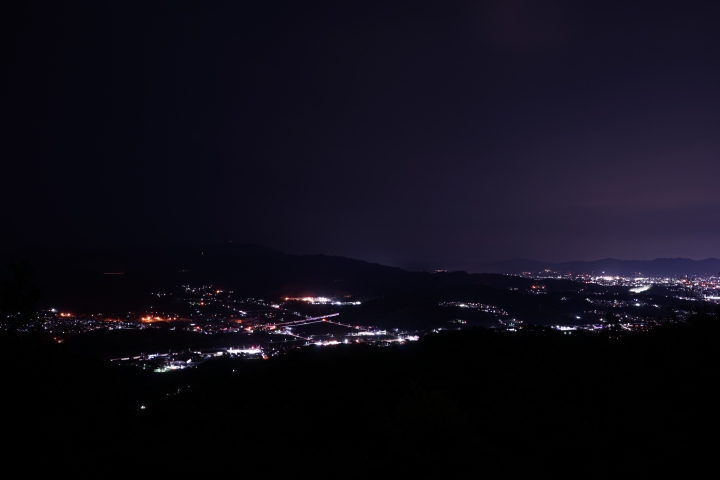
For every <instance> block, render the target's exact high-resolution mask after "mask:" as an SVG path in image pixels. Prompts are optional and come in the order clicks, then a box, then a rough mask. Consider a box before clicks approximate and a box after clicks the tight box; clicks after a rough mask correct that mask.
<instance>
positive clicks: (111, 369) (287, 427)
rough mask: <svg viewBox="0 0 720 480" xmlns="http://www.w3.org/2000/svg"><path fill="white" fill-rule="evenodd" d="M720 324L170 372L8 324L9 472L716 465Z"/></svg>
mask: <svg viewBox="0 0 720 480" xmlns="http://www.w3.org/2000/svg"><path fill="white" fill-rule="evenodd" d="M719 333H720V332H718V326H717V322H716V317H714V316H706V317H702V318H700V317H696V318H694V319H692V320H691V321H690V322H688V323H682V324H667V325H664V326H662V327H658V328H656V329H655V330H653V331H651V332H649V333H644V334H623V333H608V334H586V335H577V334H573V335H564V334H561V333H558V332H554V331H550V330H546V329H541V328H538V330H537V331H535V332H529V331H525V332H516V333H500V332H494V331H491V330H482V329H468V330H462V331H452V332H443V333H441V334H433V335H429V336H426V337H424V338H422V339H421V340H420V341H419V342H416V343H412V344H406V345H397V346H395V347H385V348H379V347H370V346H365V345H349V346H336V347H317V348H305V349H300V350H297V351H296V352H295V353H294V354H289V355H286V356H282V357H278V358H273V359H270V360H265V361H263V360H240V359H218V360H214V361H208V362H205V363H203V364H201V365H200V366H199V367H198V368H196V369H190V370H185V371H181V372H176V373H170V374H154V373H150V372H147V371H142V370H138V369H134V368H129V367H119V366H117V365H115V364H112V363H109V362H105V361H100V360H98V359H95V358H92V357H87V356H80V355H78V354H76V353H72V352H71V351H69V350H68V349H67V348H66V347H65V345H57V344H54V343H51V342H47V341H45V340H43V339H39V338H28V337H18V336H15V335H8V334H6V335H4V336H3V337H2V344H1V346H2V357H3V358H2V367H1V368H2V378H1V380H2V385H3V388H2V392H3V410H2V411H3V418H4V421H3V429H2V435H3V443H4V445H5V446H4V447H3V463H4V465H3V470H5V471H6V472H8V473H9V474H10V475H11V476H12V477H15V476H17V475H20V474H23V475H30V474H32V473H41V472H45V471H48V472H49V471H53V472H67V473H69V474H72V475H83V476H84V475H93V476H95V475H106V474H112V473H125V474H130V475H144V474H149V473H153V474H160V475H163V478H170V476H172V475H182V476H183V477H185V476H187V475H189V474H193V475H204V476H206V475H213V474H219V473H221V472H222V473H230V474H232V475H233V476H236V477H238V478H240V477H249V476H250V475H264V476H267V477H269V478H276V477H277V476H279V475H285V474H293V475H298V476H302V477H307V476H320V477H326V476H341V477H348V476H356V475H357V476H365V475H376V474H377V475H379V474H380V473H381V472H383V471H392V472H394V473H395V474H398V475H402V476H403V478H405V477H407V476H410V475H411V474H415V473H418V474H420V476H421V477H424V478H427V477H430V478H460V477H472V478H481V477H483V476H490V477H502V478H518V477H537V476H547V475H553V474H572V475H576V476H578V477H588V476H596V475H597V476H603V477H604V476H609V475H623V476H625V475H629V474H640V475H643V476H646V475H648V474H651V473H664V472H667V471H670V470H677V469H679V470H678V471H680V472H685V473H690V472H691V471H696V470H697V469H699V468H701V467H703V468H711V469H713V470H714V469H716V467H715V462H714V459H715V457H716V455H717V445H718V440H719V439H718V430H717V427H718V400H719V398H718V394H717V388H716V387H717V385H716V383H717V380H718V378H720V377H719V376H718V373H719V371H718V370H719V369H718V366H719V362H718V360H720V359H719V356H718V349H717V346H716V345H717V340H718V338H719V337H718V335H719ZM142 405H144V406H145V408H144V409H143V408H141V406H142Z"/></svg>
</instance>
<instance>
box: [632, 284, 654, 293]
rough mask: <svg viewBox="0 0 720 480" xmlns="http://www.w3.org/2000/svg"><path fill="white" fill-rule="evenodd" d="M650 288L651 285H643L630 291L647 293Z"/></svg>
mask: <svg viewBox="0 0 720 480" xmlns="http://www.w3.org/2000/svg"><path fill="white" fill-rule="evenodd" d="M650 287H652V285H643V286H641V287H635V288H631V289H630V291H631V292H632V293H640V292H647V291H648V290H650Z"/></svg>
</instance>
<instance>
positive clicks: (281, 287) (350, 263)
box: [1, 244, 720, 313]
mask: <svg viewBox="0 0 720 480" xmlns="http://www.w3.org/2000/svg"><path fill="white" fill-rule="evenodd" d="M22 259H25V260H28V261H29V262H30V264H31V266H32V267H33V269H34V270H35V281H36V283H37V285H38V286H39V287H40V288H41V290H42V297H41V307H45V308H50V307H56V308H62V309H71V310H72V311H83V312H86V313H87V312H101V311H102V312H106V313H107V312H123V311H135V310H136V309H142V308H147V307H148V306H150V305H152V298H153V297H152V296H151V293H152V292H158V291H166V292H167V291H170V290H172V289H174V288H176V287H177V286H178V285H194V286H198V285H216V286H218V287H222V288H225V289H232V290H234V291H235V292H236V294H237V295H238V296H243V295H245V296H247V297H255V298H269V299H277V298H280V297H282V296H317V295H323V296H337V297H346V298H354V299H370V298H379V297H384V296H388V295H396V294H404V293H409V292H415V291H417V290H423V291H432V290H433V289H437V288H444V287H448V286H453V285H464V284H471V285H484V286H489V287H495V288H501V289H505V290H507V289H508V288H509V287H513V288H521V289H527V288H529V285H530V284H531V283H532V281H531V280H529V279H524V278H520V277H514V276H509V275H507V274H515V273H520V272H523V271H541V270H543V269H550V270H553V271H558V272H562V273H568V272H571V273H592V272H594V273H595V274H601V273H602V272H604V273H605V274H606V275H664V276H670V275H701V274H707V273H717V272H718V271H720V260H718V259H714V258H711V259H706V260H699V261H695V260H690V259H682V258H677V259H656V260H652V261H635V260H617V259H603V260H597V261H594V262H566V263H548V262H537V261H532V260H520V259H517V260H509V261H505V262H492V263H486V264H479V265H477V266H476V267H475V269H474V271H476V272H480V271H483V270H484V271H485V272H486V273H474V274H470V273H467V272H464V271H455V272H443V273H429V272H417V271H415V272H409V271H407V270H403V269H400V268H396V267H389V266H385V265H380V264H376V263H369V262H365V261H362V260H355V259H351V258H346V257H340V256H330V255H290V254H285V253H282V252H278V251H275V250H272V249H269V248H265V247H262V246H260V245H254V244H225V245H209V246H194V247H191V246H171V247H162V248H161V247H155V248H117V249H108V250H95V251H81V250H71V249H42V250H40V249H35V250H26V251H23V252H14V253H13V254H8V253H6V254H5V255H4V258H2V259H1V260H3V261H2V267H6V266H7V265H8V264H9V263H10V262H11V261H17V260H22ZM562 289H563V290H573V289H575V287H573V286H572V285H563V286H562Z"/></svg>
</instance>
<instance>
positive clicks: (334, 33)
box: [0, 0, 720, 268]
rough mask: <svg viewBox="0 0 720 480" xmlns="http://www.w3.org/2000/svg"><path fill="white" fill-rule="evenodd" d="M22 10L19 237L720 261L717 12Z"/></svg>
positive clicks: (520, 6)
mask: <svg viewBox="0 0 720 480" xmlns="http://www.w3.org/2000/svg"><path fill="white" fill-rule="evenodd" d="M19 4H20V5H19V6H16V7H14V9H12V10H5V12H3V14H2V15H0V16H1V17H2V18H3V20H2V23H3V24H2V31H3V32H4V33H3V35H4V36H5V37H4V38H3V42H2V46H3V64H2V69H3V70H2V80H1V81H2V106H1V111H2V146H1V147H0V154H1V155H2V165H3V166H2V189H1V191H0V201H1V202H2V203H1V205H2V207H1V208H2V225H3V226H2V240H1V242H2V246H3V247H4V248H8V247H14V246H17V245H22V244H36V245H71V246H83V247H84V246H93V247H98V246H107V245H162V244H204V243H224V242H229V241H233V242H238V243H241V242H253V243H259V244H262V245H265V246H268V247H271V248H276V249H279V250H281V251H285V252H287V253H326V254H336V255H344V256H349V257H354V258H360V259H364V260H369V261H375V262H380V263H386V264H391V265H399V266H410V265H426V266H433V267H436V268H442V267H451V268H462V267H463V266H464V265H466V264H468V263H471V262H477V261H485V260H499V259H507V258H517V257H521V258H533V259H537V260H547V261H565V260H593V259H599V258H605V257H616V258H623V259H652V258H656V257H679V256H682V257H689V258H696V259H700V258H706V257H713V256H714V257H720V250H719V248H718V247H719V246H720V27H719V25H720V7H718V6H717V2H712V1H711V2H692V1H676V2H663V1H658V0H653V1H644V2H642V1H641V2H632V1H621V2H613V1H607V0H605V1H598V2H594V1H582V2H578V1H568V2H549V1H547V2H546V1H524V0H508V1H500V0H498V1H489V2H463V1H452V2H441V1H438V2H421V1H410V2H400V1H392V2H388V1H383V2H371V1H359V2H350V1H335V2H323V3H314V2H292V1H272V2H271V1H257V2H252V1H244V2H183V1H168V2H156V1H149V0H146V1H142V2H129V1H113V2H101V1H92V2H87V3H80V2H46V3H42V2H19ZM4 8H7V7H4Z"/></svg>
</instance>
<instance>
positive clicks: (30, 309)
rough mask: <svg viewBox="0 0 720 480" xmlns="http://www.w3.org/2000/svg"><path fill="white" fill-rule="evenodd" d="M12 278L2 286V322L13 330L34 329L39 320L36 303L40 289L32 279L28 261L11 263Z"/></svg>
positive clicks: (0, 301)
mask: <svg viewBox="0 0 720 480" xmlns="http://www.w3.org/2000/svg"><path fill="white" fill-rule="evenodd" d="M10 270H11V272H10V279H9V280H5V281H3V282H2V284H1V286H0V322H1V323H2V324H3V326H4V327H5V328H6V329H8V330H12V331H27V330H30V329H32V328H33V327H34V326H35V325H34V324H35V323H36V321H37V312H36V305H37V301H38V300H39V299H40V289H38V288H37V287H36V286H35V285H34V284H33V283H32V281H31V279H32V269H31V268H30V264H29V263H28V262H22V263H13V264H10Z"/></svg>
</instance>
